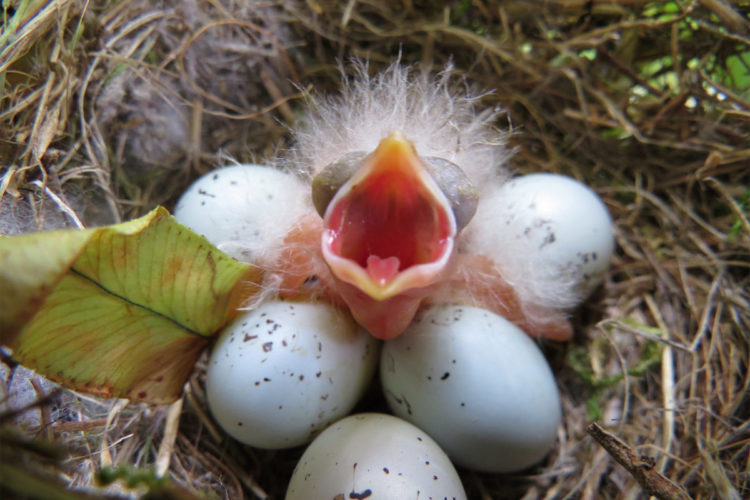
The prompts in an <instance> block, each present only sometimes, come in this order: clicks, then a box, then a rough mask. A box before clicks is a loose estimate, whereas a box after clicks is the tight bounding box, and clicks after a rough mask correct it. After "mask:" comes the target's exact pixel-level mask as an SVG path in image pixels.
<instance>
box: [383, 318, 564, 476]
mask: <svg viewBox="0 0 750 500" xmlns="http://www.w3.org/2000/svg"><path fill="white" fill-rule="evenodd" d="M380 373H381V379H382V383H383V390H384V392H385V396H386V400H387V401H388V405H389V406H390V407H391V409H392V410H393V412H394V413H395V414H396V415H398V416H400V417H402V418H404V419H406V420H408V421H410V422H412V423H413V424H415V425H416V426H418V427H419V428H420V429H423V430H424V431H425V432H427V433H429V434H430V435H431V436H432V437H433V438H434V439H435V441H437V443H438V444H439V445H440V446H441V447H442V448H443V449H444V450H445V451H446V453H447V454H448V456H450V458H451V459H452V460H453V461H454V463H456V464H457V465H461V466H464V467H467V468H469V469H473V470H477V471H485V472H511V471H518V470H521V469H524V468H526V467H528V466H530V465H533V464H535V463H537V462H539V461H540V460H541V459H542V458H544V456H545V455H546V454H547V453H549V451H550V450H551V449H552V447H553V446H554V444H555V442H556V437H557V427H558V426H559V424H560V421H561V418H562V415H561V409H560V395H559V393H558V390H557V385H556V383H555V379H554V377H553V375H552V371H551V369H550V367H549V365H548V364H547V361H546V359H545V358H544V356H543V355H542V352H541V351H540V349H539V347H537V345H536V344H535V343H534V341H533V340H532V339H531V338H530V337H529V336H528V335H526V334H525V333H524V332H523V331H521V330H520V329H519V328H518V327H516V326H515V325H513V324H512V323H510V322H509V321H507V320H505V319H504V318H502V317H501V316H498V315H497V314H495V313H493V312H490V311H486V310H484V309H480V308H476V307H465V306H454V305H442V306H433V307H431V308H429V309H427V310H425V311H424V312H423V313H422V314H421V315H420V316H419V317H417V319H416V320H415V321H414V323H412V325H411V326H410V327H409V328H408V329H407V330H406V332H405V333H404V334H403V335H401V336H399V337H397V338H395V339H393V340H389V341H387V342H386V343H385V345H384V347H383V352H382V356H381V364H380Z"/></svg>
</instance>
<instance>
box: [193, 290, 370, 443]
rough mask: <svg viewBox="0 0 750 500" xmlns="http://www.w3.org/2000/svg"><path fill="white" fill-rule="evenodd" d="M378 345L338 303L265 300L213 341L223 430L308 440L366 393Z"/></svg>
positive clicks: (259, 439)
mask: <svg viewBox="0 0 750 500" xmlns="http://www.w3.org/2000/svg"><path fill="white" fill-rule="evenodd" d="M379 347H380V346H379V343H378V342H377V341H376V340H375V339H373V337H372V336H371V335H369V334H367V332H365V331H364V330H363V329H362V328H360V327H359V326H358V325H357V324H356V323H354V321H353V320H352V319H351V317H350V316H349V314H348V313H347V312H345V311H342V310H340V309H337V308H335V307H333V306H331V305H328V304H325V303H295V302H284V301H269V302H265V303H263V304H261V305H260V306H259V307H258V308H257V309H255V310H253V311H249V312H246V313H244V314H241V315H240V316H239V317H238V318H237V319H235V320H234V321H233V322H232V323H231V324H230V325H229V326H227V328H226V329H225V330H224V331H223V332H222V334H221V336H220V338H219V339H218V341H217V343H216V345H215V346H214V349H213V351H212V352H211V356H210V358H209V361H208V368H207V374H206V397H207V399H208V405H209V408H210V410H211V413H212V414H213V416H214V418H215V419H216V421H217V422H218V423H219V424H220V425H221V426H222V427H223V428H224V430H226V431H227V432H228V433H229V434H230V435H231V436H232V437H234V438H235V439H237V440H238V441H241V442H243V443H246V444H249V445H251V446H256V447H259V448H271V449H277V448H289V447H293V446H298V445H300V444H304V443H307V442H309V441H310V440H311V439H312V438H313V436H315V434H316V433H318V432H319V431H320V430H322V429H323V428H325V427H326V426H327V425H328V424H329V423H331V422H333V421H334V420H336V419H338V418H341V417H342V416H344V415H346V414H347V413H348V412H349V411H350V410H351V409H352V407H353V406H354V405H355V403H356V402H357V400H359V398H360V397H361V396H362V394H363V393H364V391H365V389H366V388H367V386H368V385H369V383H370V381H371V379H372V377H373V373H374V371H375V366H376V364H377V359H378V353H379Z"/></svg>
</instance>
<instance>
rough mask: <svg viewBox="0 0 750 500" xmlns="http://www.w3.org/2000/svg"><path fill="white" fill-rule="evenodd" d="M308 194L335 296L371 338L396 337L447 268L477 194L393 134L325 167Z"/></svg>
mask: <svg viewBox="0 0 750 500" xmlns="http://www.w3.org/2000/svg"><path fill="white" fill-rule="evenodd" d="M312 189H313V202H314V204H315V207H316V209H317V211H318V213H319V214H320V215H321V216H322V217H323V233H322V236H321V242H320V244H321V250H322V254H323V258H324V260H325V262H326V264H327V265H328V267H329V269H330V271H331V274H332V275H333V277H334V281H335V284H336V285H335V286H336V288H337V291H338V292H339V294H340V295H341V298H342V299H343V300H344V302H346V304H347V305H348V306H349V309H350V310H351V312H352V314H353V316H354V317H355V319H356V320H357V321H358V322H359V323H360V324H361V325H362V326H364V327H365V328H367V329H368V330H369V331H370V332H371V333H372V334H373V335H375V336H376V337H379V338H384V339H387V338H392V337H395V336H396V335H398V334H400V333H401V332H402V331H403V330H404V329H405V328H406V327H407V326H408V324H409V323H410V322H411V320H412V318H413V316H414V314H415V313H416V310H417V308H418V306H419V304H420V302H421V301H422V299H423V298H424V297H425V295H426V294H428V293H429V291H430V290H431V288H432V287H433V286H434V285H435V284H436V283H437V282H438V281H439V280H440V279H441V278H442V277H443V276H444V274H445V272H446V271H447V269H448V267H449V266H450V263H451V260H452V256H453V254H454V245H455V238H456V236H457V234H458V232H459V231H460V230H461V228H462V227H463V226H465V225H466V224H467V223H468V221H469V220H470V219H471V217H472V216H473V214H474V212H475V210H476V207H477V202H478V194H477V191H476V190H475V189H474V187H473V186H472V184H471V182H470V181H469V179H468V178H467V177H466V176H465V175H464V173H463V172H462V171H461V169H460V168H459V167H458V166H457V165H455V164H453V163H451V162H449V161H447V160H444V159H440V158H430V157H427V158H423V157H420V156H419V154H418V152H417V151H416V150H415V148H414V146H413V145H412V143H411V142H410V141H409V140H408V139H407V138H406V137H404V135H402V134H401V133H399V132H393V133H391V134H390V135H388V136H387V137H385V138H384V139H382V140H381V141H380V143H379V145H378V146H377V148H375V150H374V151H372V152H371V153H369V154H368V153H365V152H362V153H350V154H348V155H346V156H345V157H344V158H342V159H340V160H338V161H336V162H334V163H332V164H330V165H328V166H327V167H325V168H324V169H323V170H322V171H320V172H319V173H318V174H317V175H316V177H315V178H314V180H313V187H312Z"/></svg>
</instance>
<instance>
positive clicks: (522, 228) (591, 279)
mask: <svg viewBox="0 0 750 500" xmlns="http://www.w3.org/2000/svg"><path fill="white" fill-rule="evenodd" d="M464 244H465V248H466V249H467V250H470V251H471V252H473V253H481V254H484V255H487V256H488V257H490V258H492V259H493V260H494V261H495V262H496V264H497V266H498V268H499V270H500V271H501V274H502V275H503V277H504V278H505V279H506V280H507V281H508V282H509V283H510V284H511V285H512V286H513V287H514V289H515V290H516V293H518V295H519V296H520V298H521V299H522V300H523V301H530V302H531V303H534V304H538V305H541V306H544V307H553V308H559V309H570V308H572V307H575V306H577V305H579V304H580V303H581V301H582V300H583V299H585V298H586V297H587V296H588V295H589V294H590V293H591V292H592V291H593V290H594V288H596V287H597V286H598V285H599V284H600V283H601V281H602V279H603V277H604V274H605V273H606V271H607V269H608V268H609V261H610V258H611V256H612V252H613V250H614V236H613V231H612V219H611V217H610V215H609V212H608V211H607V208H606V206H605V205H604V203H603V202H602V201H601V199H600V198H599V196H598V195H597V194H596V193H594V191H592V190H591V189H589V188H588V187H587V186H585V185H583V184H581V183H580V182H578V181H576V180H575V179H572V178H570V177H565V176H562V175H556V174H532V175H526V176H522V177H518V178H516V179H513V180H511V181H509V182H507V183H505V184H503V185H500V186H498V187H496V188H492V189H491V190H489V191H488V192H485V193H483V194H482V199H481V201H480V204H479V208H478V210H477V214H476V216H475V218H474V220H472V222H471V224H470V225H469V227H467V232H466V239H465V243H464Z"/></svg>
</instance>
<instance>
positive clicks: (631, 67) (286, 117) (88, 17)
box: [0, 0, 750, 499]
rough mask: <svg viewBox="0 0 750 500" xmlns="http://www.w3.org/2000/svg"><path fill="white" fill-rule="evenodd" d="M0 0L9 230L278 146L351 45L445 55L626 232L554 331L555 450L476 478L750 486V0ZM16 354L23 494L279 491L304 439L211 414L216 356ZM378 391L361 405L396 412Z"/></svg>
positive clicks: (702, 493) (0, 116)
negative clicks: (69, 361)
mask: <svg viewBox="0 0 750 500" xmlns="http://www.w3.org/2000/svg"><path fill="white" fill-rule="evenodd" d="M0 5H2V16H3V18H2V22H3V23H4V25H5V29H4V30H3V31H2V33H0V83H2V88H3V92H2V96H1V97H0V103H1V104H0V165H1V167H0V172H2V174H1V175H2V176H1V177H0V233H3V234H17V233H21V232H27V231H33V230H39V229H49V228H58V227H79V226H91V225H101V224H107V223H112V222H117V221H120V220H126V219H129V218H132V217H134V216H137V215H141V214H143V213H145V212H146V211H148V210H149V209H151V208H153V207H154V206H155V205H157V204H163V205H165V206H167V207H172V206H173V205H174V202H175V199H176V197H177V196H178V195H179V194H180V193H181V192H182V191H183V190H184V189H185V188H186V186H187V185H188V184H189V183H190V182H191V181H192V180H194V179H195V178H196V177H197V176H198V175H200V174H202V173H205V172H207V171H209V170H210V169H212V168H214V167H216V166H218V165H221V164H222V163H225V158H226V157H232V158H235V159H237V160H239V161H256V160H262V159H264V158H269V157H272V156H274V155H275V154H276V153H277V152H279V151H283V150H284V148H285V147H286V146H287V141H288V127H290V126H293V125H294V121H295V118H296V117H297V116H298V114H299V113H300V112H301V111H302V110H303V100H302V99H301V97H303V96H304V94H305V93H307V92H309V91H311V90H313V91H314V92H316V93H334V92H336V91H337V89H338V88H339V87H340V83H341V75H340V73H339V68H338V66H339V62H340V61H346V60H347V59H349V58H352V57H356V58H360V59H367V60H369V62H370V63H369V64H370V67H371V69H372V70H373V71H376V70H378V69H382V68H384V67H385V66H387V65H388V64H389V63H391V62H392V61H394V60H395V59H396V58H400V60H401V62H402V63H419V64H420V65H422V66H423V67H428V68H435V70H439V69H442V68H443V67H445V65H446V64H447V63H448V62H449V61H451V62H452V64H453V67H454V71H455V73H456V78H457V79H459V80H460V81H461V82H464V84H466V85H468V86H470V87H471V88H474V89H477V90H479V91H483V90H491V91H492V92H491V93H488V94H484V95H483V97H482V102H481V105H482V106H484V107H487V108H489V107H495V106H501V107H502V108H504V109H505V110H506V111H507V114H506V115H505V116H504V118H503V119H502V122H499V123H497V125H498V127H501V128H509V129H510V130H511V131H512V134H511V135H510V142H511V143H512V146H514V148H515V150H516V153H515V155H514V156H513V157H512V158H511V159H510V160H509V163H510V165H509V166H510V168H511V169H512V170H514V171H515V172H516V173H530V172H557V173H562V174H565V175H569V176H572V177H575V178H576V179H578V180H580V181H582V182H584V183H586V184H588V185H589V186H591V187H592V188H593V189H594V190H595V191H596V192H597V193H598V194H599V195H600V196H601V197H602V199H603V200H604V202H605V203H606V205H607V207H608V209H609V211H610V213H611V214H612V217H613V219H614V223H615V226H616V240H617V250H616V254H615V256H614V259H613V262H612V266H611V271H610V273H609V274H608V277H607V279H606V281H605V283H604V286H603V287H600V289H599V290H597V292H596V293H595V294H594V296H592V297H591V298H590V299H589V300H588V301H587V303H586V304H585V305H584V306H583V307H582V308H580V309H579V310H578V311H577V312H576V314H575V316H574V317H573V322H574V326H575V331H576V334H575V337H574V339H573V340H572V341H570V342H567V343H554V342H549V341H548V342H541V343H540V345H541V347H542V349H543V350H544V352H545V355H546V356H547V359H548V360H549V362H550V364H551V366H552V368H553V371H554V373H555V374H556V376H557V380H558V385H559V388H560V391H561V395H562V405H563V424H562V426H561V428H560V429H559V439H558V443H557V445H556V447H555V449H554V451H553V452H552V453H551V454H550V455H549V456H548V457H547V458H546V460H545V461H544V462H543V463H541V464H539V465H538V466H536V467H534V468H532V469H530V470H527V471H524V472H523V473H517V474H510V475H509V474H480V473H474V472H471V471H465V470H463V471H460V472H461V476H462V480H463V482H464V486H465V488H466V490H467V493H468V496H469V498H526V499H531V498H580V499H590V498H609V499H625V498H635V497H639V495H641V493H640V492H642V491H644V490H647V489H649V488H650V489H651V491H652V492H654V493H655V494H657V496H659V497H660V498H687V497H685V496H684V492H687V493H688V494H689V495H690V496H691V497H693V498H737V499H739V498H747V497H748V496H750V477H749V476H748V470H749V468H750V462H749V460H750V458H748V457H750V453H749V449H750V396H749V394H750V370H749V369H748V364H749V363H750V337H749V336H748V332H749V331H750V292H749V290H750V222H749V221H748V210H749V209H750V148H749V146H750V143H749V142H748V136H749V135H748V134H750V125H749V124H750V22H748V12H750V4H749V3H748V2H735V3H729V2H727V1H725V0H700V1H698V0H675V1H669V2H647V1H640V0H631V1H619V2H618V1H609V0H606V1H605V0H602V1H598V0H589V1H585V0H548V1H544V2H542V1H534V2H528V1H516V0H509V1H494V0H477V1H471V2H470V1H468V0H463V1H453V2H450V1H446V2H417V1H412V0H403V1H401V2H398V1H389V2H373V1H369V0H368V1H364V0H359V1H357V0H349V1H348V2H332V1H328V0H305V1H302V0H298V1H290V2H282V1H274V0H269V1H264V0H254V1H252V2H240V1H237V0H187V1H184V2H179V1H175V0H162V1H159V2H152V1H145V0H128V1H121V0H114V1H109V2H88V1H83V0H49V1H39V0H27V1H20V0H19V1H12V0H11V1H5V2H2V3H1V4H0ZM5 364H6V365H8V366H10V367H11V368H12V361H11V360H9V359H6V360H5ZM19 370H20V369H18V370H14V369H5V370H3V371H2V373H3V374H4V379H5V382H6V383H5V385H4V391H3V392H2V393H0V394H2V398H3V400H7V399H8V398H9V397H10V396H11V395H13V396H14V398H16V399H15V400H16V401H19V399H18V397H19V396H20V395H23V393H24V391H26V392H28V393H29V394H30V395H29V394H27V396H28V398H27V399H28V405H29V407H30V408H31V410H29V411H26V412H23V411H11V410H10V409H8V404H7V401H6V410H5V411H4V413H3V414H2V417H1V418H2V423H3V424H4V426H3V428H2V436H3V437H2V441H1V442H2V444H1V445H0V451H2V453H1V454H0V460H2V464H0V468H3V469H5V470H6V471H10V470H11V469H10V467H11V466H12V467H13V470H14V471H15V472H14V474H0V493H2V494H3V496H4V495H5V494H7V495H9V496H8V498H10V497H19V496H20V497H23V496H22V495H20V493H19V491H25V492H26V497H27V498H119V497H121V496H123V495H131V496H143V495H152V498H156V497H157V496H159V495H161V496H159V498H193V496H194V495H195V496H198V497H201V496H205V497H208V498H232V499H238V498H255V497H257V498H281V497H283V494H284V491H285V489H286V484H287V482H288V479H289V477H290V474H291V471H292V469H293V467H294V465H295V462H296V460H297V459H298V458H299V456H300V454H301V452H302V450H301V449H292V450H287V451H262V450H257V449H253V448H250V447H246V446H242V445H240V444H238V443H237V442H235V441H233V440H232V439H230V438H228V437H227V436H226V435H225V434H223V432H222V431H220V430H218V429H217V428H216V426H215V424H213V423H212V420H211V418H210V417H209V416H208V415H207V414H206V404H205V397H204V393H203V390H202V385H203V377H204V366H203V365H202V364H201V363H199V364H198V366H197V367H196V370H195V373H194V375H193V376H192V377H191V379H190V380H189V383H188V384H187V385H186V389H185V393H184V397H183V398H182V399H181V400H180V401H178V403H176V404H174V405H171V406H164V407H162V406H154V405H145V404H129V403H128V402H127V401H124V400H100V399H96V398H92V397H88V396H86V395H81V394H74V393H71V392H67V391H59V390H55V389H54V388H52V387H50V386H48V385H45V383H44V382H43V381H41V380H39V379H36V378H34V377H21V376H20V375H19ZM11 374H14V376H13V377H11ZM24 384H31V385H28V387H25V386H24ZM379 394H380V392H379V390H378V388H373V389H372V390H371V391H370V392H369V393H368V395H367V397H366V398H365V399H364V400H363V401H362V402H360V404H359V405H358V407H357V410H376V411H377V410H382V411H384V410H385V408H386V407H385V403H384V401H383V400H382V397H381V396H380V395H379ZM19 404H20V403H19ZM594 422H598V423H599V424H600V426H601V427H597V426H590V424H591V423H594ZM19 457H20V458H19ZM148 471H152V472H148ZM165 478H167V479H165ZM60 483H64V484H65V485H66V487H67V489H68V491H67V492H66V493H65V495H66V496H63V495H62V493H59V488H58V487H57V486H55V485H56V484H60ZM107 484H108V486H107ZM18 485H22V486H23V488H22V489H20V490H19V489H18ZM678 485H679V486H681V487H682V488H684V491H682V490H680V488H679V487H678ZM45 488H47V489H45ZM58 493H59V494H58ZM56 495H57V496H56ZM24 498H25V497H24Z"/></svg>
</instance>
